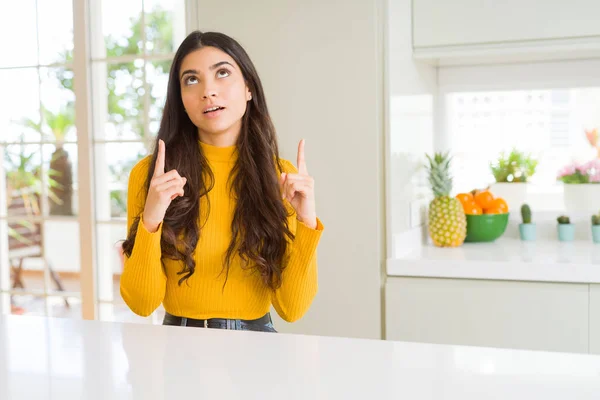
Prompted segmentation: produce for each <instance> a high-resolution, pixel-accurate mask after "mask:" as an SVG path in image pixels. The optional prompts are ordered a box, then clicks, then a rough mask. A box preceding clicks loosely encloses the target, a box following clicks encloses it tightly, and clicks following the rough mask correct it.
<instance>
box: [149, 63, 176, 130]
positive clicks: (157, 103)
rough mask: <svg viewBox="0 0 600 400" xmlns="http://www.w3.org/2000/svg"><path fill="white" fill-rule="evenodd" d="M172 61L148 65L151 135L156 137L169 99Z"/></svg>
mask: <svg viewBox="0 0 600 400" xmlns="http://www.w3.org/2000/svg"><path fill="white" fill-rule="evenodd" d="M171 63H172V60H170V59H169V60H164V61H153V62H150V63H148V64H146V79H147V81H148V91H149V93H150V109H149V115H148V117H149V120H150V126H149V128H150V134H151V135H153V136H156V134H157V133H158V128H159V127H160V120H161V118H162V112H163V108H164V106H165V100H166V99H167V85H168V83H169V70H170V68H171Z"/></svg>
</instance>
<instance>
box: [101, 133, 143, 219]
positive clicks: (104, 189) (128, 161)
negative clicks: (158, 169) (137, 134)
mask: <svg viewBox="0 0 600 400" xmlns="http://www.w3.org/2000/svg"><path fill="white" fill-rule="evenodd" d="M147 154H148V149H147V148H146V147H145V145H144V144H143V143H99V144H96V153H95V163H96V188H95V192H96V194H97V198H96V218H97V219H98V220H99V221H107V220H109V219H114V218H117V219H118V218H126V217H127V183H128V180H129V172H130V171H131V169H132V168H133V166H134V165H135V164H136V163H137V162H138V161H140V160H141V159H142V158H143V157H144V156H146V155H147Z"/></svg>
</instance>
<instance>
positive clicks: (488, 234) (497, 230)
mask: <svg viewBox="0 0 600 400" xmlns="http://www.w3.org/2000/svg"><path fill="white" fill-rule="evenodd" d="M508 215H509V213H505V214H482V215H467V237H466V238H465V242H493V241H494V240H496V239H498V238H499V237H500V236H502V235H503V234H504V231H506V227H507V226H508Z"/></svg>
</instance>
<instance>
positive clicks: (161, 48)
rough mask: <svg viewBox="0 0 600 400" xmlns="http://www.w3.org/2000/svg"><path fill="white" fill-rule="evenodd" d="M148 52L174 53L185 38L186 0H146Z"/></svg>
mask: <svg viewBox="0 0 600 400" xmlns="http://www.w3.org/2000/svg"><path fill="white" fill-rule="evenodd" d="M144 12H145V19H146V21H145V22H146V52H148V53H154V54H165V53H174V52H175V51H176V50H177V47H178V46H179V45H180V44H181V42H182V41H183V39H185V34H186V32H185V1H184V0H175V1H173V0H145V1H144Z"/></svg>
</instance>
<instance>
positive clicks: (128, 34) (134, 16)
mask: <svg viewBox="0 0 600 400" xmlns="http://www.w3.org/2000/svg"><path fill="white" fill-rule="evenodd" d="M93 3H95V2H92V7H94V4H93ZM101 3H102V4H101V10H98V11H100V12H92V13H91V17H92V30H96V29H100V31H98V32H92V37H96V36H99V37H104V46H102V45H97V46H93V45H92V56H93V58H110V57H119V56H123V55H126V54H139V53H140V52H141V45H142V37H141V26H140V25H141V16H142V1H141V0H129V1H122V0H101ZM94 11H96V10H94Z"/></svg>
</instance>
